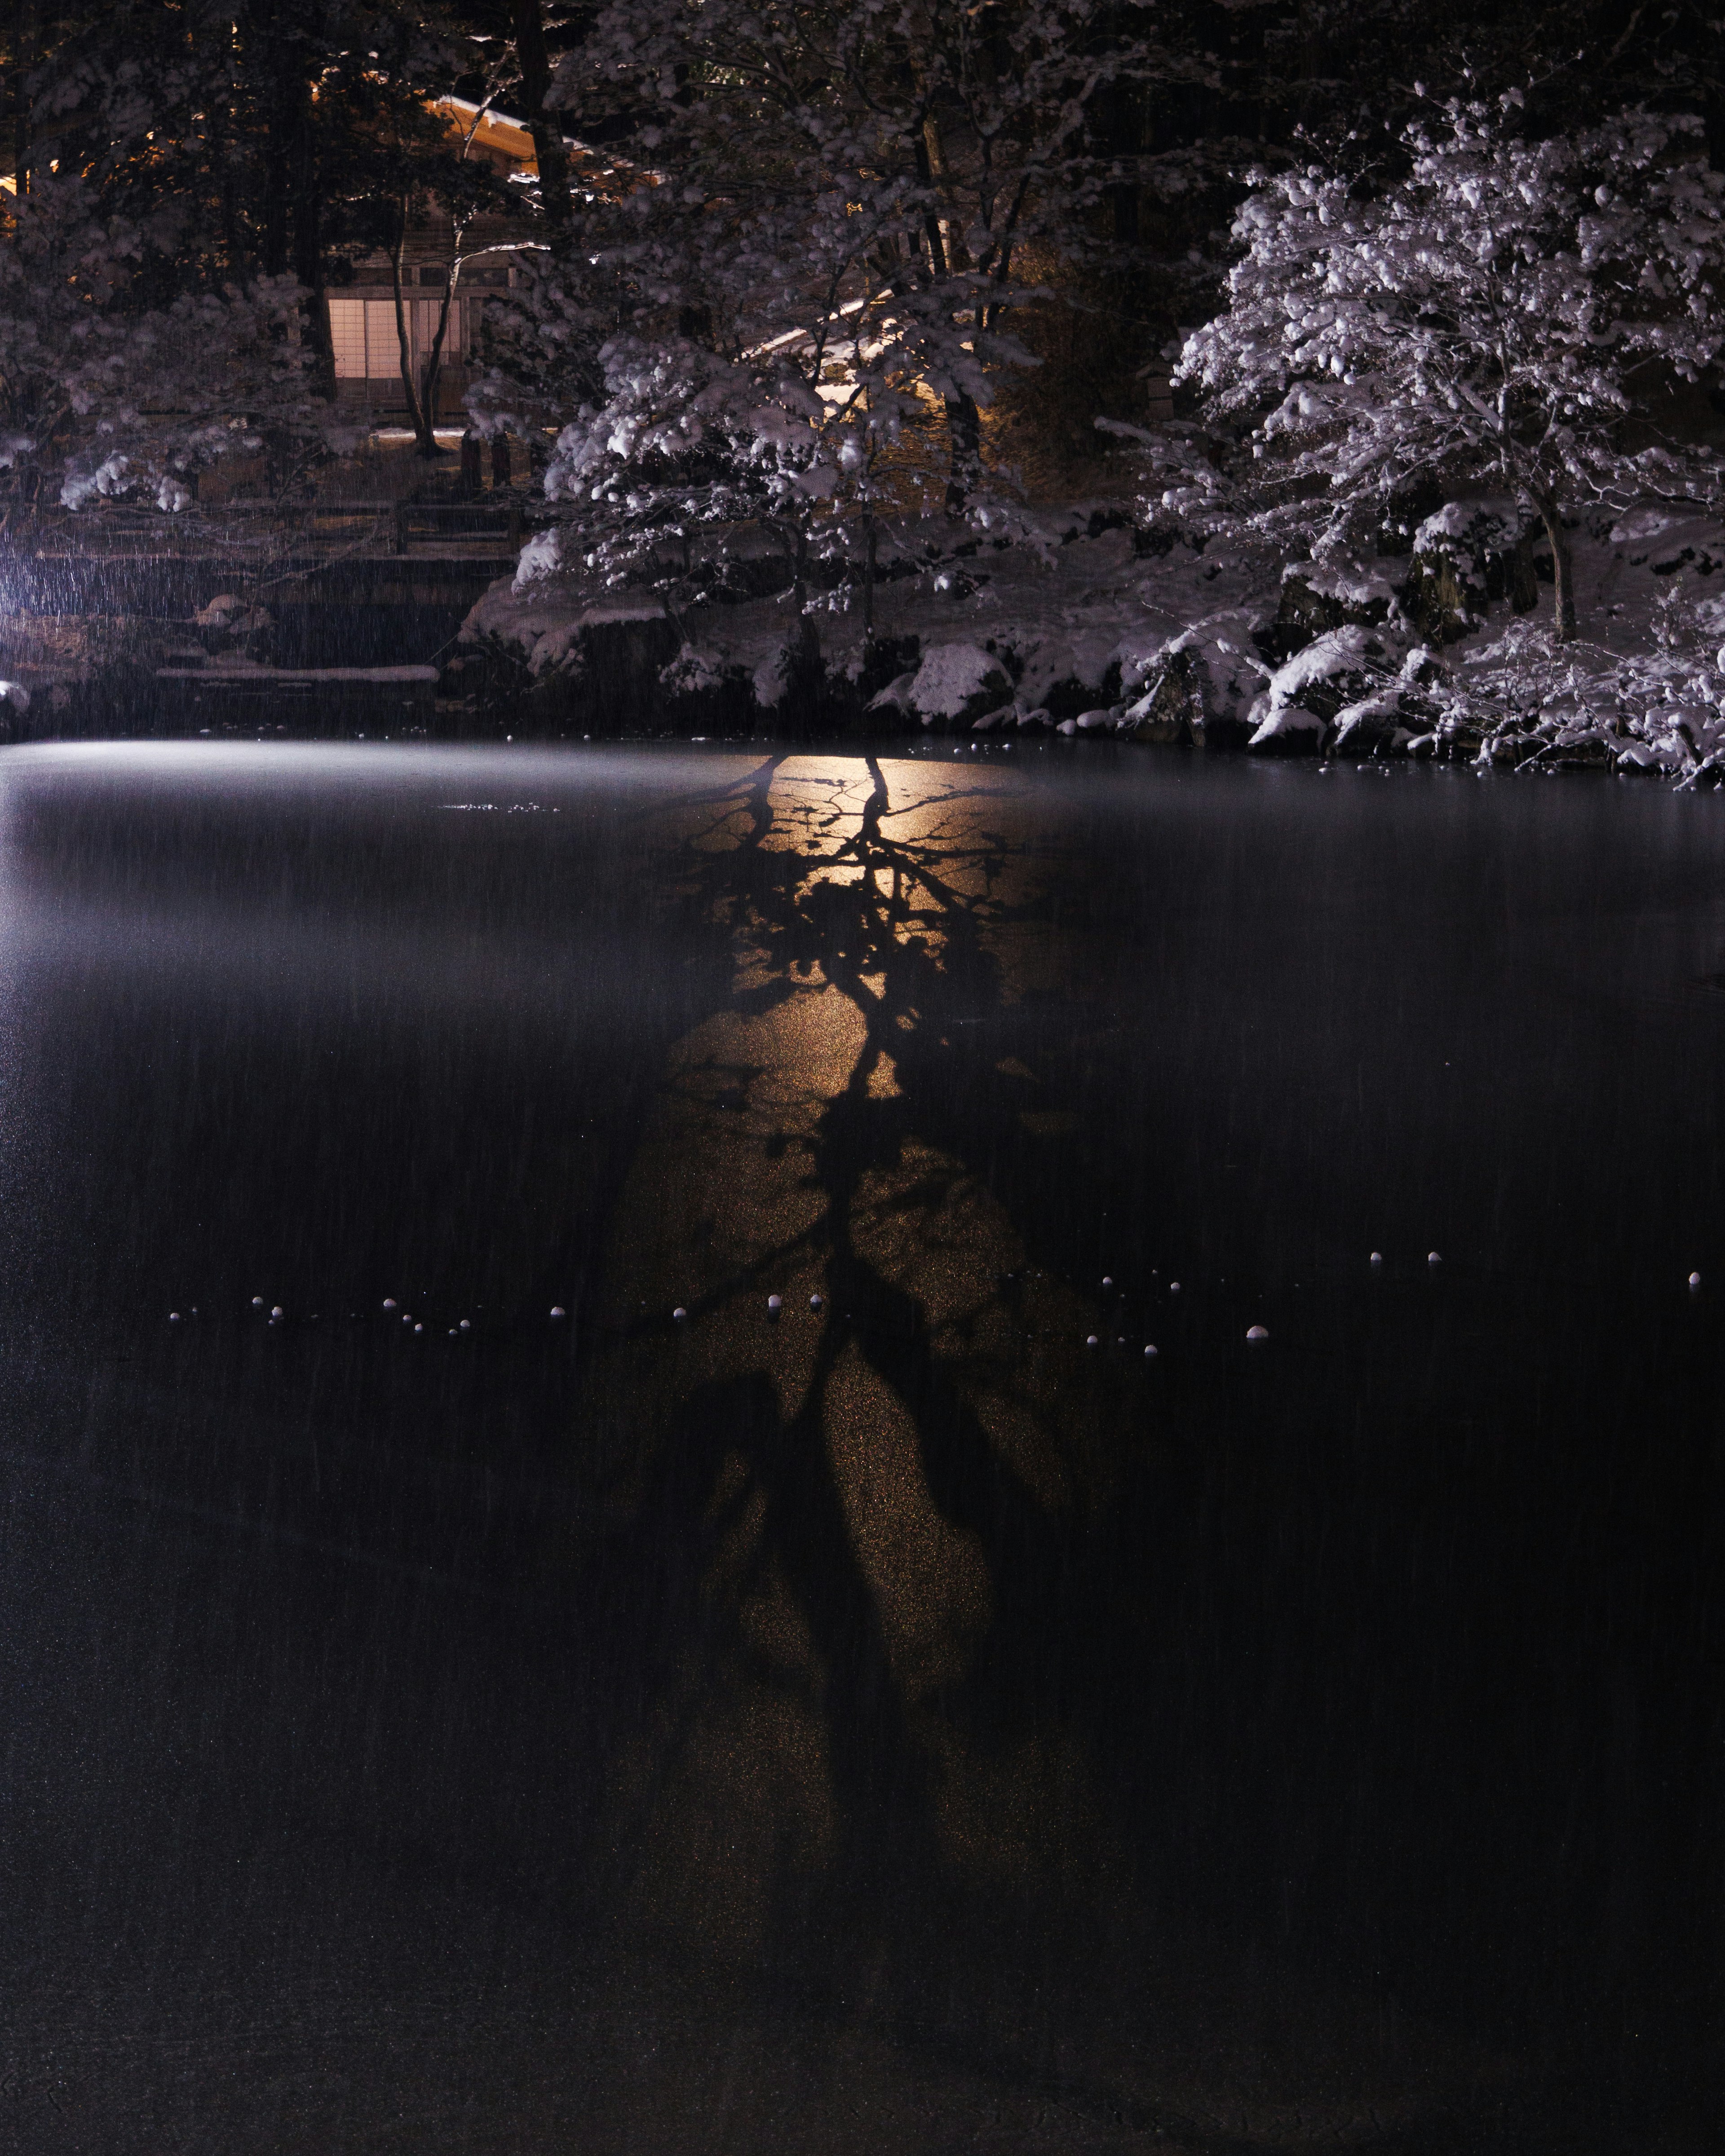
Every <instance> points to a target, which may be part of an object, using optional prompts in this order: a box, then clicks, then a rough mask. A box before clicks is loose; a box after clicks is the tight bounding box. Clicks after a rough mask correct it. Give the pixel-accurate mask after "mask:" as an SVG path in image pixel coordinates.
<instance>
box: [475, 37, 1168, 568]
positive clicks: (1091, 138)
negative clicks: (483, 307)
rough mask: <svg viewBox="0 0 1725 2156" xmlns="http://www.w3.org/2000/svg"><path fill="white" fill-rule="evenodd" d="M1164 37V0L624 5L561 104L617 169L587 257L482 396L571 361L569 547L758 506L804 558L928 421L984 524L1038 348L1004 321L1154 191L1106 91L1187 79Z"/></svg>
mask: <svg viewBox="0 0 1725 2156" xmlns="http://www.w3.org/2000/svg"><path fill="white" fill-rule="evenodd" d="M1151 21H1152V16H1151V11H1150V9H1149V7H1148V6H1147V4H1144V0H1128V4H1127V5H1124V6H1114V7H1112V8H1107V9H1102V8H1095V7H1093V6H1091V4H1090V0H1020V4H1019V5H1017V6H1015V7H1006V8H998V9H985V10H981V11H978V10H976V9H974V8H970V7H968V6H965V5H963V4H961V0H916V4H910V0H891V4H887V5H883V6H877V7H863V8H859V7H855V6H850V5H845V4H839V0H831V3H830V4H826V5H815V6H808V5H803V6H798V7H778V6H771V5H769V6H766V7H760V6H753V5H750V4H748V0H704V4H702V5H701V6H698V7H685V6H681V5H677V4H671V0H613V4H612V5H611V6H610V7H608V8H607V9H605V10H604V11H603V13H601V15H600V16H599V17H598V20H597V21H596V23H594V24H593V28H592V29H591V30H590V32H589V33H588V35H587V36H586V38H584V40H583V42H582V44H580V45H579V46H578V47H577V48H576V49H574V50H573V51H572V52H571V53H569V54H567V55H566V56H565V59H564V60H563V62H562V64H561V66H560V69H559V72H558V80H557V85H556V87H555V90H554V91H553V93H552V96H553V101H554V102H556V103H557V105H559V107H560V109H561V110H562V111H564V113H565V114H566V115H567V116H568V120H569V123H570V125H571V126H572V129H573V130H574V131H576V132H577V133H583V132H587V131H598V132H600V133H601V134H603V136H604V137H605V138H606V140H607V141H608V145H609V146H610V147H611V149H612V150H613V151H615V152H617V153H618V159H617V162H616V163H615V164H614V166H613V167H612V168H611V172H610V174H609V177H608V179H607V180H606V181H605V182H604V183H603V185H601V186H599V187H596V188H595V189H593V191H591V192H590V193H588V197H587V198H586V200H585V201H584V202H583V203H582V204H581V207H580V216H581V222H582V232H581V241H580V245H579V247H578V248H574V249H570V250H568V252H567V254H566V255H564V257H563V258H562V260H561V262H560V263H558V264H556V265H554V267H553V269H552V273H551V274H550V275H549V278H548V280H547V281H546V282H545V283H544V284H543V285H542V286H541V287H540V288H539V289H537V290H535V291H534V292H531V293H530V294H528V295H525V298H524V301H523V302H520V303H517V305H516V307H515V308H514V309H513V310H512V311H500V313H504V314H505V315H507V314H508V313H510V312H512V313H513V316H514V317H515V319H514V320H513V321H507V320H506V321H504V322H502V323H501V324H500V325H499V327H500V329H501V332H502V335H501V341H500V350H501V352H502V353H503V355H504V356H505V357H506V361H507V362H508V363H507V364H506V367H504V368H503V370H502V371H501V372H500V374H499V376H498V377H495V378H494V380H493V381H492V382H490V384H488V385H487V387H486V388H485V391H484V392H483V393H482V395H481V396H480V398H478V399H477V400H475V402H476V405H477V408H479V409H480V411H481V412H482V413H485V414H488V415H489V420H490V423H491V424H493V425H496V424H501V423H503V422H504V419H505V418H509V419H511V420H513V421H516V423H519V421H520V419H521V418H522V417H524V416H525V413H524V411H523V402H524V400H523V398H522V396H521V390H522V388H523V387H524V386H525V385H524V383H523V377H524V376H531V377H535V378H534V380H533V382H532V390H533V392H534V393H536V395H537V396H538V397H539V398H540V399H541V400H543V398H544V397H545V394H546V392H547V389H548V388H552V377H555V376H556V375H557V374H558V373H559V372H561V374H562V378H563V380H564V382H566V383H567V388H568V392H569V393H570V401H569V403H568V405H566V407H565V409H564V412H563V413H562V415H561V416H562V418H563V421H564V424H563V426H562V432H561V434H560V436H559V439H558V442H557V449H556V451H555V453H554V454H553V456H552V459H551V464H550V469H549V470H548V472H547V492H548V494H549V495H550V496H551V497H552V500H554V501H556V502H557V503H558V504H559V505H560V506H562V509H563V511H564V512H565V514H566V516H567V518H568V519H569V521H570V524H571V526H572V530H571V531H570V543H571V544H572V546H576V547H582V546H584V547H586V548H587V550H588V552H590V553H597V554H601V555H603V557H605V558H606V559H607V560H608V561H612V562H615V561H619V560H620V559H621V558H622V557H623V556H624V553H626V552H627V549H628V547H629V543H630V535H631V534H632V535H634V541H635V542H636V543H637V544H638V547H641V548H646V547H652V546H654V545H656V544H657V542H658V540H659V538H660V536H673V537H674V536H677V535H679V534H681V535H686V533H687V532H688V531H689V530H690V529H691V526H692V525H694V524H696V523H699V522H701V521H729V520H732V519H736V518H738V517H742V516H752V517H757V518H764V519H766V520H768V521H772V522H773V523H774V524H775V525H776V526H778V527H779V528H781V529H782V530H783V533H784V535H785V538H786V543H787V546H788V549H789V551H791V552H793V554H795V555H796V557H797V558H798V561H799V562H800V561H801V559H802V557H803V552H804V551H805V550H806V548H807V547H809V545H810V544H811V543H818V542H819V540H820V538H821V537H822V536H829V535H830V532H831V531H832V529H833V528H834V511H835V510H838V509H840V508H844V507H847V506H848V507H850V508H851V509H854V510H855V511H858V512H860V529H861V530H863V531H867V530H868V529H869V528H870V519H871V516H872V513H873V511H874V509H875V506H876V505H877V503H878V502H879V501H880V499H881V490H882V487H883V485H884V484H885V482H884V481H883V479H882V473H883V468H885V467H887V466H893V467H895V468H896V469H899V470H900V471H901V467H902V460H903V459H904V456H905V444H906V441H907V440H911V439H925V440H926V439H927V436H928V434H929V431H930V430H929V427H928V422H929V421H930V419H931V418H934V419H937V420H938V421H939V423H940V428H939V432H940V434H941V436H942V439H943V442H944V456H945V470H943V471H942V474H941V475H940V483H941V486H942V490H943V491H944V493H945V495H946V499H947V506H949V507H950V508H952V509H953V510H954V511H957V510H960V509H968V510H970V511H976V512H981V513H984V514H986V513H988V507H989V495H990V488H989V484H988V475H987V473H986V472H985V471H984V469H983V457H982V416H981V415H982V413H983V409H984V408H985V407H986V405H987V403H988V398H989V395H990V384H991V378H992V377H993V376H995V375H996V374H997V373H998V371H999V369H1001V368H1002V367H1011V366H1015V365H1020V364H1023V363H1024V362H1025V361H1026V359H1027V357H1028V355H1027V354H1026V353H1025V352H1024V350H1023V348H1022V347H1021V346H1019V343H1018V342H1017V341H1015V340H1014V338H1013V336H1012V335H1011V332H1010V321H1011V316H1012V314H1013V312H1014V309H1015V308H1016V307H1018V306H1019V305H1021V304H1022V303H1023V302H1024V300H1026V299H1027V298H1029V297H1032V296H1034V295H1036V294H1037V292H1038V291H1039V290H1040V277H1041V275H1042V274H1043V272H1044V270H1045V268H1046V266H1047V264H1049V262H1050V260H1051V259H1054V258H1055V257H1056V256H1059V257H1062V258H1064V259H1071V258H1072V257H1074V256H1076V255H1078V254H1081V253H1083V252H1084V251H1085V250H1086V249H1089V248H1091V247H1093V246H1094V245H1096V244H1097V239H1098V235H1097V234H1096V231H1095V230H1093V229H1092V223H1093V220H1092V219H1091V213H1092V212H1093V211H1095V210H1096V208H1097V206H1098V205H1099V204H1101V203H1102V202H1103V201H1104V200H1105V198H1106V193H1107V190H1108V189H1109V187H1111V186H1116V185H1118V184H1119V183H1120V182H1121V177H1122V172H1127V173H1128V174H1129V175H1130V176H1132V177H1135V176H1136V170H1137V166H1136V162H1135V161H1133V160H1126V161H1122V159H1121V158H1120V157H1117V156H1116V155H1115V154H1114V153H1113V152H1112V151H1109V150H1108V149H1107V148H1106V146H1103V145H1101V144H1099V141H1098V139H1097V131H1096V129H1095V128H1094V127H1093V125H1092V122H1093V120H1094V118H1095V115H1096V110H1098V108H1099V103H1100V100H1101V93H1102V91H1103V90H1106V89H1107V88H1108V87H1109V86H1111V85H1117V84H1119V83H1122V82H1124V81H1140V80H1150V79H1153V78H1154V79H1160V78H1161V77H1163V76H1170V77H1171V76H1173V75H1176V74H1180V73H1181V71H1182V66H1183V65H1184V64H1176V63H1175V62H1174V61H1173V60H1172V59H1170V58H1169V57H1168V54H1166V53H1165V52H1164V51H1163V49H1162V48H1161V47H1160V46H1158V45H1157V44H1153V41H1152V39H1151V38H1150V37H1149V36H1148V34H1147V31H1148V27H1149V25H1150V23H1151ZM623 152H627V153H628V159H629V162H624V158H623V156H622V154H621V153H623ZM524 361H525V362H526V363H525V364H523V362H524ZM896 483H897V484H900V485H901V484H902V479H901V478H900V480H898V481H897V482H896ZM544 551H545V552H546V553H547V557H548V555H549V553H550V552H551V549H550V548H549V547H547V549H545V550H544Z"/></svg>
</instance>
